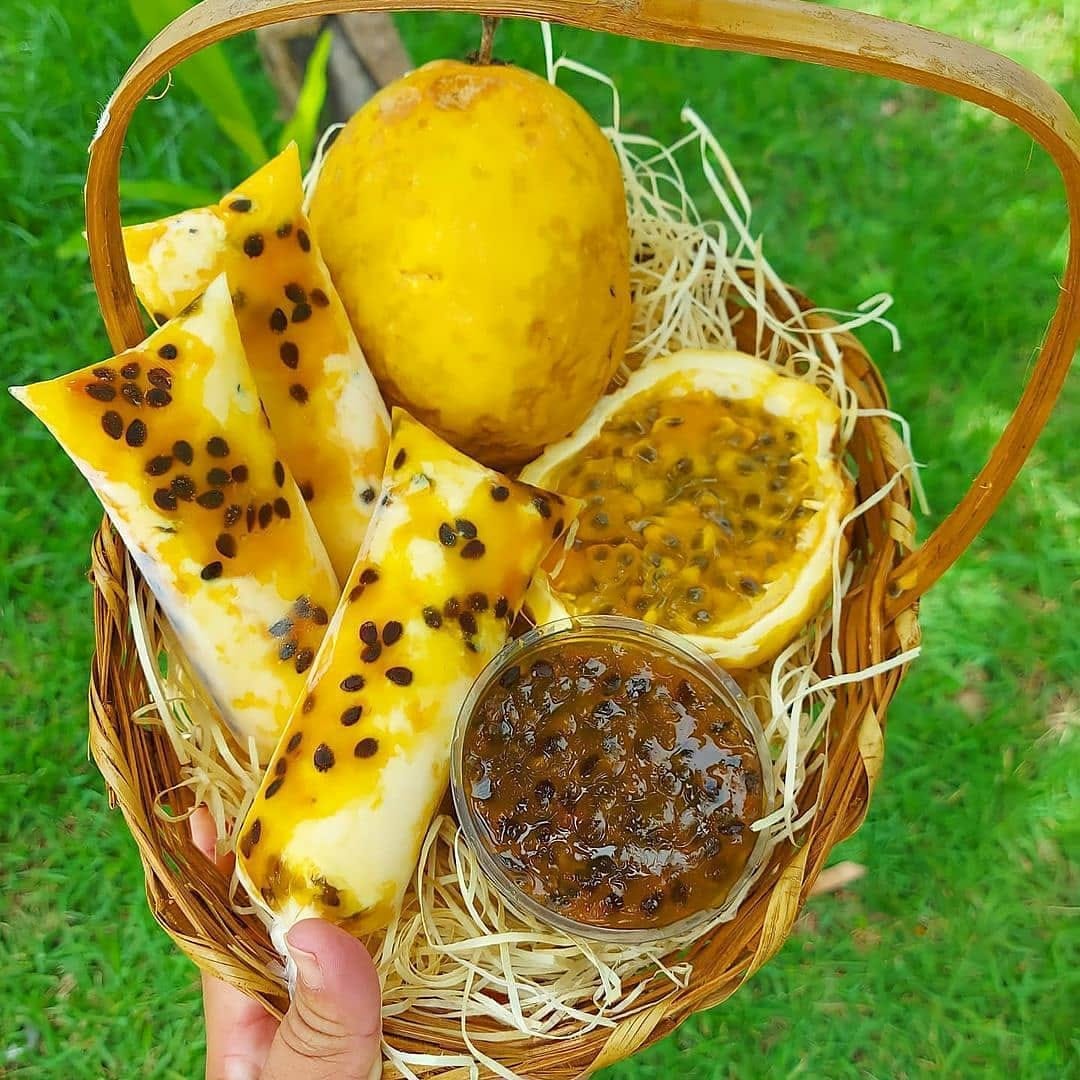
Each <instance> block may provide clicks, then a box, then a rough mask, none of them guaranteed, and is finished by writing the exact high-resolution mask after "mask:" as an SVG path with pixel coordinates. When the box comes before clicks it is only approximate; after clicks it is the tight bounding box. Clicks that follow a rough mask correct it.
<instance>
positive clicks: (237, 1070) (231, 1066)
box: [222, 1059, 262, 1080]
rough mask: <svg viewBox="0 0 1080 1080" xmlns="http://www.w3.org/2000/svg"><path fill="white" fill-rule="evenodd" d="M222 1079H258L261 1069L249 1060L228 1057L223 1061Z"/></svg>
mask: <svg viewBox="0 0 1080 1080" xmlns="http://www.w3.org/2000/svg"><path fill="white" fill-rule="evenodd" d="M222 1075H223V1078H224V1080H259V1077H260V1076H261V1075H262V1069H260V1068H259V1066H258V1065H256V1064H255V1063H254V1062H251V1061H237V1060H235V1059H230V1060H227V1061H226V1062H225V1072H224V1073H223V1074H222Z"/></svg>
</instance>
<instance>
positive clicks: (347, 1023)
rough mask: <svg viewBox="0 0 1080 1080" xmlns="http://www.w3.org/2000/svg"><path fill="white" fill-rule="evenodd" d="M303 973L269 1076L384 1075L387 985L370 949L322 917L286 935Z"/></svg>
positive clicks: (337, 1078) (336, 1079)
mask: <svg viewBox="0 0 1080 1080" xmlns="http://www.w3.org/2000/svg"><path fill="white" fill-rule="evenodd" d="M285 940H286V942H287V944H288V947H289V954H290V955H291V956H292V958H293V960H294V961H295V962H296V967H297V972H298V974H299V978H298V979H297V982H296V991H295V993H294V995H293V1001H292V1005H291V1006H290V1008H289V1011H288V1013H286V1015H285V1019H284V1020H282V1022H281V1027H280V1028H278V1033H277V1035H276V1036H275V1038H274V1041H273V1044H272V1045H271V1047H270V1054H269V1056H268V1057H267V1059H266V1065H265V1066H264V1069H263V1080H331V1078H333V1080H378V1078H379V1076H380V1075H381V1073H382V1052H381V1049H380V1035H381V1031H382V1010H381V991H380V988H379V977H378V975H377V974H376V972H375V965H374V964H373V963H372V961H371V957H370V956H369V955H368V951H367V949H365V948H364V946H363V945H362V944H361V943H360V942H359V941H357V940H356V938H354V937H352V936H351V935H350V934H347V933H346V932H345V931H344V930H342V929H340V928H339V927H337V926H334V925H332V924H331V923H328V922H323V921H322V920H320V919H305V920H304V921H303V922H299V923H297V924H296V925H295V926H294V927H293V928H292V929H291V930H290V931H289V933H288V934H287V935H286V938H285Z"/></svg>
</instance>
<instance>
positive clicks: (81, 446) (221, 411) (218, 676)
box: [11, 276, 340, 760]
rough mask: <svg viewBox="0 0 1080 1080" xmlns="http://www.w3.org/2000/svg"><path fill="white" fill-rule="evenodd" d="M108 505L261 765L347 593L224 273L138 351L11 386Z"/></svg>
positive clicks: (204, 677) (202, 678)
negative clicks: (249, 350) (285, 449)
mask: <svg viewBox="0 0 1080 1080" xmlns="http://www.w3.org/2000/svg"><path fill="white" fill-rule="evenodd" d="M11 392H12V394H14V396H15V397H16V398H18V399H19V401H21V402H22V403H23V404H24V405H26V407H27V408H28V409H30V411H31V412H33V413H34V414H35V415H36V416H37V417H38V419H39V420H41V421H42V423H44V424H45V426H46V427H47V428H48V429H49V430H50V431H51V432H52V434H53V435H54V436H55V437H56V440H57V442H59V443H60V445H61V446H62V447H63V449H64V451H65V452H66V453H67V455H68V456H69V457H70V458H71V459H72V461H73V462H74V463H75V464H76V466H78V468H79V471H80V472H82V474H83V475H84V476H85V477H86V479H87V480H88V481H89V483H90V486H91V487H92V488H93V489H94V492H95V494H96V495H97V496H98V498H99V499H100V500H101V502H102V505H103V506H104V507H105V510H106V511H107V513H108V515H109V517H110V519H111V520H112V522H113V524H114V525H115V526H116V530H117V532H118V533H119V534H120V536H121V537H122V539H123V541H124V543H125V545H126V546H127V549H128V552H129V553H130V554H131V557H132V558H133V559H134V561H135V564H136V566H138V568H139V570H140V572H141V573H142V575H143V577H144V578H145V579H146V582H147V584H148V585H149V586H150V588H151V590H152V591H153V593H154V596H155V597H156V598H157V601H158V603H159V604H160V605H161V608H162V610H163V611H164V613H165V615H166V616H167V617H168V619H169V622H170V623H171V624H172V627H173V629H174V631H175V633H176V637H177V640H178V642H179V644H180V646H181V647H182V649H183V651H184V654H185V656H186V658H187V660H188V661H189V662H190V664H191V667H192V669H193V673H194V675H195V676H196V677H197V679H198V680H199V682H200V683H201V684H202V686H203V687H204V689H205V690H206V692H207V693H208V694H209V695H210V697H211V698H212V699H213V701H214V702H215V704H216V705H217V707H218V708H219V710H220V711H221V714H222V716H223V717H224V718H225V720H226V721H227V722H228V724H229V725H230V726H231V727H232V728H233V730H234V731H235V732H236V734H237V735H238V736H240V738H241V739H242V740H244V741H246V739H247V737H248V736H254V738H255V740H256V743H257V745H258V747H259V751H260V756H261V758H262V760H266V757H267V755H268V754H269V753H270V751H271V750H273V748H274V745H275V744H276V742H277V738H278V736H279V735H280V733H281V730H282V728H283V727H284V726H285V722H286V720H287V719H288V717H289V713H290V711H291V709H292V707H293V705H294V703H295V701H296V699H297V698H298V697H299V695H300V692H301V690H302V689H303V686H304V682H305V680H306V678H307V671H308V668H309V667H310V666H311V664H312V662H313V660H314V657H315V651H316V650H317V648H318V646H319V643H320V642H321V640H322V637H323V635H324V634H325V632H326V628H327V624H328V623H329V616H328V612H330V611H333V609H334V606H335V605H336V604H337V601H338V597H339V595H340V590H339V588H338V582H337V578H336V576H335V574H334V570H333V567H332V566H331V565H330V559H329V557H328V556H327V553H326V549H325V548H324V547H323V544H322V541H321V540H320V539H319V535H318V533H317V532H316V530H315V526H314V524H313V523H312V520H311V516H310V515H309V514H308V512H307V508H306V507H305V505H304V500H303V499H302V498H301V496H300V492H299V490H298V489H297V485H296V482H295V481H294V479H293V477H292V475H291V473H290V472H289V469H288V466H287V465H285V464H284V462H282V461H281V460H280V459H279V458H278V451H277V448H276V445H275V442H274V438H273V436H272V434H271V431H270V427H269V424H268V422H267V419H266V416H265V414H264V412H263V410H262V408H261V405H260V402H259V395H258V392H257V390H256V388H255V383H254V381H253V380H252V377H251V372H250V370H249V369H248V366H247V362H246V360H245V358H244V349H243V346H242V345H241V342H240V334H239V332H238V330H237V326H236V319H235V318H234V316H233V308H232V302H231V300H230V297H229V288H228V285H227V284H226V280H225V278H224V276H221V277H219V278H217V279H216V280H215V281H214V282H212V283H211V285H210V287H209V288H208V289H207V290H206V294H205V295H204V296H203V297H202V299H200V300H197V301H195V303H194V304H193V305H192V307H191V309H190V311H189V313H188V314H185V315H183V316H181V317H179V318H177V319H175V320H173V321H172V322H170V323H169V324H167V325H166V326H164V327H162V328H161V329H159V330H157V331H156V332H155V333H153V334H152V335H151V336H150V337H149V338H147V339H146V341H144V342H143V343H142V344H141V345H139V346H138V347H136V348H134V349H130V350H128V351H127V352H124V353H121V354H120V355H119V356H116V357H113V358H112V359H111V360H107V361H105V362H104V363H101V364H95V365H92V366H91V367H86V368H83V369H81V370H80V371H76V372H74V373H73V374H70V375H64V376H61V377H60V378H58V379H53V380H51V381H49V382H41V383H36V384H34V385H32V386H22V387H13V388H12V391H11Z"/></svg>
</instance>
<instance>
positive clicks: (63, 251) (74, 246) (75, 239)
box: [53, 229, 90, 262]
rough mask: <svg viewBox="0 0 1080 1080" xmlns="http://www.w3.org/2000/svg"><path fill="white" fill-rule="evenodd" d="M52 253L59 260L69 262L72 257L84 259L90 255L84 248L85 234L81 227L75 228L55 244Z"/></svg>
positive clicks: (81, 260)
mask: <svg viewBox="0 0 1080 1080" xmlns="http://www.w3.org/2000/svg"><path fill="white" fill-rule="evenodd" d="M53 254H54V255H55V256H56V257H57V258H58V259H59V260H60V261H61V262H70V261H71V260H73V259H78V260H79V261H80V262H83V261H85V260H86V259H88V258H89V257H90V253H89V252H88V251H87V250H86V234H85V233H84V232H83V231H82V229H78V230H76V231H75V232H73V233H72V234H71V235H70V236H69V237H68V238H67V239H66V240H64V241H62V242H61V243H59V244H57V245H56V248H55V249H54V250H53Z"/></svg>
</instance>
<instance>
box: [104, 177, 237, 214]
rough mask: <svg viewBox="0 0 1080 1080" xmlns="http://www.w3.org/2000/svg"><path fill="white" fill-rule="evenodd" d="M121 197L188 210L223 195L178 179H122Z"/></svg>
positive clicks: (212, 201) (214, 201)
mask: <svg viewBox="0 0 1080 1080" xmlns="http://www.w3.org/2000/svg"><path fill="white" fill-rule="evenodd" d="M120 197H121V198H122V199H131V200H133V201H135V202H152V203H164V204H165V205H166V206H175V207H177V208H178V209H180V210H188V209H191V208H192V207H196V206H207V205H209V204H210V203H216V202H217V201H218V199H220V198H221V195H220V194H219V193H215V192H213V191H210V190H209V189H208V188H201V187H197V186H196V185H195V184H184V183H181V182H180V181H178V180H121V181H120Z"/></svg>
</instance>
